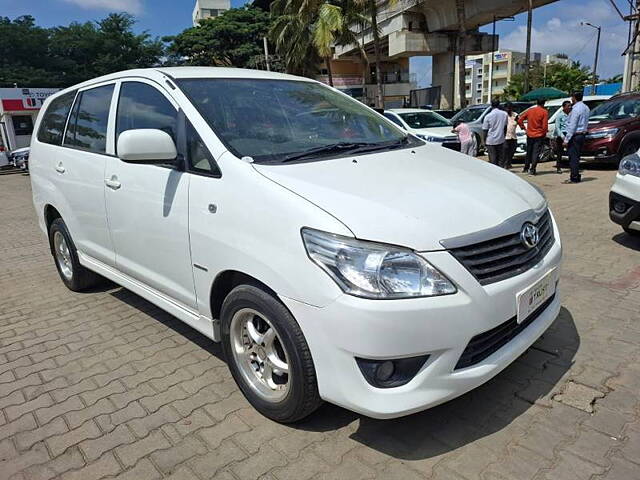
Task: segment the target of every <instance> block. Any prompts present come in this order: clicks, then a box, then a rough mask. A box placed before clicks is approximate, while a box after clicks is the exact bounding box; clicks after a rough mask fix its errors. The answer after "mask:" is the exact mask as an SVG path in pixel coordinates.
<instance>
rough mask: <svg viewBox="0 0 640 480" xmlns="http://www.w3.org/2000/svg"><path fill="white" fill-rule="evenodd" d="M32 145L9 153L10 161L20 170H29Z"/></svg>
mask: <svg viewBox="0 0 640 480" xmlns="http://www.w3.org/2000/svg"><path fill="white" fill-rule="evenodd" d="M30 151H31V148H30V147H24V148H18V149H16V150H13V151H12V152H11V153H10V154H9V163H10V164H12V165H13V166H14V167H16V168H19V169H20V170H25V171H27V170H29V152H30Z"/></svg>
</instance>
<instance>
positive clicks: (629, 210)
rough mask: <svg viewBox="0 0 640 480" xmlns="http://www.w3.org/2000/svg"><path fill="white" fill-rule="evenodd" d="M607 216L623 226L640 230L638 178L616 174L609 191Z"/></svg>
mask: <svg viewBox="0 0 640 480" xmlns="http://www.w3.org/2000/svg"><path fill="white" fill-rule="evenodd" d="M621 204H622V205H624V210H623V209H622V208H620V205H621ZM616 205H618V209H616V208H615V207H616ZM609 218H611V220H612V221H613V222H614V223H617V224H618V225H621V226H622V227H624V228H630V229H631V230H638V231H640V178H638V177H635V176H633V175H620V174H619V173H618V174H617V176H616V181H615V183H614V184H613V187H612V188H611V192H610V193H609Z"/></svg>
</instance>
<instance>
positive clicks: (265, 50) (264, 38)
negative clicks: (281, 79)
mask: <svg viewBox="0 0 640 480" xmlns="http://www.w3.org/2000/svg"><path fill="white" fill-rule="evenodd" d="M262 43H263V44H264V62H265V63H266V64H267V72H269V71H271V67H270V65H269V47H268V46H267V37H262Z"/></svg>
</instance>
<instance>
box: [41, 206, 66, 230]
mask: <svg viewBox="0 0 640 480" xmlns="http://www.w3.org/2000/svg"><path fill="white" fill-rule="evenodd" d="M56 218H62V215H60V212H59V211H58V209H57V208H56V207H54V206H53V205H51V204H46V205H45V206H44V223H45V225H46V227H47V232H48V231H49V228H50V227H51V224H52V223H53V221H54V220H55V219H56Z"/></svg>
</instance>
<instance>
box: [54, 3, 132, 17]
mask: <svg viewBox="0 0 640 480" xmlns="http://www.w3.org/2000/svg"><path fill="white" fill-rule="evenodd" d="M64 1H65V2H67V3H72V4H74V5H77V6H79V7H81V8H84V9H86V10H95V9H99V10H110V11H114V12H128V13H132V14H136V15H137V14H140V13H142V10H143V8H142V2H143V0H64Z"/></svg>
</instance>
